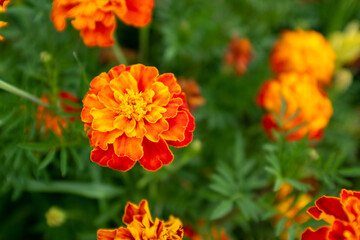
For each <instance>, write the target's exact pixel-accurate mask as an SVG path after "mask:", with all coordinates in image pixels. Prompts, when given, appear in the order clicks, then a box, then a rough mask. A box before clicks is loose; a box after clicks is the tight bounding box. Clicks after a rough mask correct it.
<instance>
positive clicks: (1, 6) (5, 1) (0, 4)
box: [0, 0, 10, 12]
mask: <svg viewBox="0 0 360 240" xmlns="http://www.w3.org/2000/svg"><path fill="white" fill-rule="evenodd" d="M9 4H10V0H0V12H5V10H6V7H7V6H8V5H9Z"/></svg>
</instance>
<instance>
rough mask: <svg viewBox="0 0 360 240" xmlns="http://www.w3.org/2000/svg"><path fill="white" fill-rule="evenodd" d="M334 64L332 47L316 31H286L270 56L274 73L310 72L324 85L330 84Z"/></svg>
mask: <svg viewBox="0 0 360 240" xmlns="http://www.w3.org/2000/svg"><path fill="white" fill-rule="evenodd" d="M334 65H335V52H334V50H333V48H332V47H331V45H330V43H329V42H328V41H327V40H326V39H325V38H324V37H323V36H322V35H321V34H320V33H318V32H315V31H304V30H297V31H284V32H283V33H282V35H281V38H280V40H279V41H278V42H277V43H276V44H275V46H274V49H273V51H272V54H271V66H272V68H273V71H274V72H275V73H277V74H279V73H283V72H289V71H295V72H302V73H308V74H309V75H311V76H313V77H314V78H315V79H316V80H318V81H319V82H320V83H322V84H329V83H330V81H331V77H332V75H333V72H334Z"/></svg>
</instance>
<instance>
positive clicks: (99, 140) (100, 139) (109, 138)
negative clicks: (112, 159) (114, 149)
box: [91, 129, 124, 150]
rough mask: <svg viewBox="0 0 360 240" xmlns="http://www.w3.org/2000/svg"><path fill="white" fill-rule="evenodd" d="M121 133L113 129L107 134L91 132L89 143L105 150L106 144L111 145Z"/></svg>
mask: <svg viewBox="0 0 360 240" xmlns="http://www.w3.org/2000/svg"><path fill="white" fill-rule="evenodd" d="M123 133H124V131H122V130H119V129H114V130H112V131H109V132H99V131H92V132H91V143H92V144H93V145H94V146H96V147H100V148H101V149H103V150H107V149H108V144H113V143H114V141H115V139H116V138H118V137H119V136H121V134H123Z"/></svg>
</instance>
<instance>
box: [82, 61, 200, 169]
mask: <svg viewBox="0 0 360 240" xmlns="http://www.w3.org/2000/svg"><path fill="white" fill-rule="evenodd" d="M90 86H91V88H90V90H89V92H88V93H87V94H86V96H85V97H84V100H83V103H84V108H83V110H82V112H81V119H82V121H83V122H84V123H85V129H87V130H88V137H89V139H90V144H91V145H92V146H93V147H94V149H93V150H92V152H91V160H92V161H94V162H97V163H98V164H99V165H101V166H108V167H110V168H113V169H116V170H120V171H127V170H129V169H131V168H132V167H133V166H134V165H135V163H136V162H137V161H139V162H140V164H141V165H142V166H143V167H144V168H145V169H147V170H150V171H156V170H157V169H159V168H160V167H161V166H162V165H167V164H169V163H170V162H172V160H173V158H174V156H173V154H172V152H171V151H170V150H169V147H168V145H171V146H174V147H184V146H186V145H188V144H189V143H190V142H191V141H192V137H193V131H194V129H195V120H194V117H193V116H192V115H191V113H190V112H189V110H188V107H187V104H186V101H185V96H184V94H183V93H182V92H181V88H180V85H179V84H178V83H177V80H176V78H175V76H174V75H173V74H171V73H166V74H162V75H160V76H159V73H158V70H157V69H156V68H155V67H146V66H144V65H141V64H136V65H132V66H129V67H126V66H124V65H119V66H117V67H114V68H112V69H111V70H110V71H109V72H108V73H101V74H100V75H99V76H97V77H95V78H94V79H93V80H92V81H91V83H90Z"/></svg>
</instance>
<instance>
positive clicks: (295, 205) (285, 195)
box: [274, 183, 312, 239]
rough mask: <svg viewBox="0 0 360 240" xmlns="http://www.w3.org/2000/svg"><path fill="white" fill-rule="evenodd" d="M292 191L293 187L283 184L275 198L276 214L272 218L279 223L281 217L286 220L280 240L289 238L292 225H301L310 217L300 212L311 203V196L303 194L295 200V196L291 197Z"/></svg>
mask: <svg viewBox="0 0 360 240" xmlns="http://www.w3.org/2000/svg"><path fill="white" fill-rule="evenodd" d="M292 191H293V187H292V186H291V185H290V184H288V183H284V184H283V185H282V186H281V188H280V189H279V191H278V192H277V196H276V199H277V204H276V209H277V211H278V214H277V215H276V216H275V218H274V220H275V222H276V223H277V222H279V221H280V220H281V219H282V218H283V217H286V218H287V219H288V220H287V222H286V224H285V226H284V230H283V232H282V234H281V235H280V238H281V239H288V238H289V236H288V235H289V233H288V230H289V228H290V227H291V226H292V225H293V224H294V223H297V224H302V223H304V222H306V221H307V220H309V219H310V216H309V215H308V214H306V213H305V212H303V213H302V212H301V210H302V209H303V208H304V207H305V206H306V205H307V204H309V203H310V202H311V200H312V196H311V195H310V194H309V193H303V194H300V196H299V197H297V198H295V197H296V196H295V195H291V192H292ZM299 235H300V233H299Z"/></svg>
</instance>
